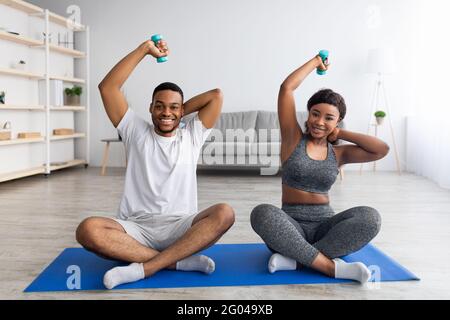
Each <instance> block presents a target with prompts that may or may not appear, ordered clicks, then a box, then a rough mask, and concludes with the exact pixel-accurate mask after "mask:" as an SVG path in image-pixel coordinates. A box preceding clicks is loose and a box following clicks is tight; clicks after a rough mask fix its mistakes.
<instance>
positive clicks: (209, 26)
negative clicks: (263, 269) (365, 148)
mask: <svg viewBox="0 0 450 320" xmlns="http://www.w3.org/2000/svg"><path fill="white" fill-rule="evenodd" d="M31 2H33V3H35V4H37V5H39V6H41V7H45V8H49V9H50V10H52V11H55V12H57V13H59V14H63V15H67V14H66V8H67V6H68V5H71V4H76V5H78V6H79V7H80V8H81V16H82V22H83V23H84V24H87V25H89V26H90V28H91V90H92V91H91V92H92V95H91V97H92V98H91V99H92V101H91V108H92V110H91V111H90V112H91V123H92V128H91V165H99V164H100V162H101V157H102V151H103V145H102V144H101V143H100V139H102V138H106V137H114V136H116V132H115V130H114V128H113V126H112V125H111V124H110V122H109V120H108V118H107V117H106V114H105V112H104V110H103V106H102V103H101V99H100V96H99V94H98V92H97V84H98V83H99V82H100V81H101V80H102V78H103V77H104V76H105V75H106V73H107V72H108V71H109V70H110V69H111V68H112V67H113V66H114V64H115V63H117V62H118V61H119V60H120V59H121V58H122V57H124V56H125V55H126V54H127V53H129V52H130V51H131V50H133V49H134V48H135V47H137V46H138V45H139V44H140V43H141V42H143V41H144V40H145V39H147V38H149V37H150V36H151V35H152V34H154V33H161V34H163V35H164V36H165V38H166V40H167V41H168V44H169V47H170V49H171V56H170V61H169V62H168V63H166V64H162V65H157V64H156V63H155V62H154V61H152V60H151V59H150V58H148V59H146V60H144V61H143V62H142V64H141V65H140V66H138V68H137V69H136V71H135V72H134V74H133V75H132V76H131V77H130V79H129V80H128V82H127V83H126V85H125V89H126V94H127V98H128V100H129V102H130V105H131V106H132V107H133V108H134V109H135V110H137V111H138V113H139V114H140V115H141V116H143V117H147V118H149V116H148V112H147V108H148V105H149V103H150V100H151V94H152V91H153V88H154V87H155V86H156V85H157V84H159V83H161V82H163V81H172V82H175V83H178V84H179V85H180V86H181V87H182V88H183V90H184V91H185V94H186V96H187V97H191V96H192V95H195V94H198V93H200V92H202V91H205V90H208V89H211V88H215V87H220V88H222V90H223V92H224V94H225V102H224V108H223V111H224V112H229V111H239V110H254V109H261V110H272V111H275V110H276V100H277V99H276V98H277V91H278V87H279V85H280V84H281V82H282V81H283V80H284V78H285V77H286V76H287V75H288V74H289V73H290V72H291V71H292V70H294V68H296V67H298V66H300V65H301V64H303V63H304V62H305V61H307V59H309V58H311V57H312V56H314V55H315V54H316V53H317V52H318V51H319V50H320V49H328V50H330V52H331V57H330V60H331V63H332V67H331V69H330V71H329V73H328V75H327V76H325V77H319V76H316V75H311V76H310V77H309V78H308V79H307V81H306V82H305V83H304V84H303V86H302V87H301V88H300V89H299V90H298V92H297V106H298V109H302V110H304V109H305V105H306V101H307V99H308V98H309V97H310V96H311V95H312V94H313V93H314V92H315V91H316V90H318V89H319V88H322V87H330V88H332V89H334V90H336V91H337V92H340V93H341V94H342V95H343V96H344V97H345V99H346V101H347V105H348V116H347V119H346V121H347V125H348V128H349V129H351V130H355V131H361V132H365V131H366V130H367V124H368V119H369V117H370V114H369V113H370V111H371V110H370V99H371V93H372V86H373V83H374V78H373V75H366V74H365V73H364V69H365V62H366V56H367V52H368V50H369V49H370V48H373V47H379V46H389V47H392V48H393V49H394V50H395V52H396V54H397V58H398V59H397V63H398V66H397V70H398V73H397V74H396V75H394V76H391V77H389V78H387V82H386V85H387V90H388V95H389V97H390V105H391V109H392V121H393V124H394V128H395V134H396V137H397V140H398V141H397V143H398V148H399V151H400V156H401V159H402V161H404V159H405V121H404V119H405V116H407V115H408V112H409V110H410V108H411V106H413V105H414V99H413V98H412V96H411V88H412V87H413V85H412V82H413V75H412V71H411V69H410V66H411V64H412V55H411V52H412V49H413V48H414V32H413V30H414V3H415V1H410V0H396V1H391V0H378V1H377V0H370V1H369V0H324V1H320V2H319V1H306V0H302V1H299V0H286V1H269V0H248V1H242V0H222V1H218V0H214V1H213V0H192V1H183V0H165V1H146V0H130V1H124V0H95V1H89V0H59V1H55V0H33V1H31ZM387 129H388V127H387V126H384V127H383V128H382V129H381V133H380V137H381V138H383V139H385V140H386V141H387V142H388V143H389V144H391V143H392V140H391V138H390V134H389V132H388V130H387ZM124 162H125V161H124V155H123V149H122V146H119V145H116V146H114V147H113V148H112V150H111V156H110V161H109V163H110V165H111V166H121V165H123V164H124ZM368 167H369V166H366V168H368ZM349 168H350V169H351V168H359V167H358V166H354V167H352V166H349ZM378 168H379V169H380V170H395V161H394V157H393V153H391V154H390V155H389V156H388V157H387V158H385V159H383V160H382V161H380V162H379V164H378Z"/></svg>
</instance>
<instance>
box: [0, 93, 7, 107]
mask: <svg viewBox="0 0 450 320" xmlns="http://www.w3.org/2000/svg"><path fill="white" fill-rule="evenodd" d="M5 97H6V92H5V91H0V104H5V103H6V99H5Z"/></svg>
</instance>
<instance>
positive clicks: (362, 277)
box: [333, 258, 372, 283]
mask: <svg viewBox="0 0 450 320" xmlns="http://www.w3.org/2000/svg"><path fill="white" fill-rule="evenodd" d="M333 261H334V272H335V276H334V277H335V278H336V279H352V280H356V281H359V282H361V283H366V282H367V281H369V279H370V277H371V275H372V274H371V272H370V270H369V269H368V268H367V267H366V266H365V265H364V264H363V263H361V262H351V263H349V262H345V261H344V260H342V259H338V258H336V259H333Z"/></svg>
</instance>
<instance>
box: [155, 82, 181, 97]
mask: <svg viewBox="0 0 450 320" xmlns="http://www.w3.org/2000/svg"><path fill="white" fill-rule="evenodd" d="M163 90H171V91H175V92H178V93H179V94H180V95H181V101H182V102H183V101H184V94H183V90H181V88H180V87H179V86H177V85H176V84H175V83H172V82H164V83H161V84H160V85H159V86H157V87H156V88H155V90H153V95H152V100H154V99H155V95H156V93H157V92H159V91H163Z"/></svg>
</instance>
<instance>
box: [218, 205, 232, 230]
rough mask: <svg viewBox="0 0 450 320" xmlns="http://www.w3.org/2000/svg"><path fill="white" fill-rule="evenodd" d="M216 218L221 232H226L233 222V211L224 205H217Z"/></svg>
mask: <svg viewBox="0 0 450 320" xmlns="http://www.w3.org/2000/svg"><path fill="white" fill-rule="evenodd" d="M216 218H217V220H218V224H219V226H220V227H221V229H223V230H225V231H226V230H228V229H229V228H230V227H231V226H232V225H233V224H234V221H235V214H234V210H233V208H232V207H231V206H229V205H228V204H226V203H219V204H217V205H216Z"/></svg>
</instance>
